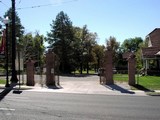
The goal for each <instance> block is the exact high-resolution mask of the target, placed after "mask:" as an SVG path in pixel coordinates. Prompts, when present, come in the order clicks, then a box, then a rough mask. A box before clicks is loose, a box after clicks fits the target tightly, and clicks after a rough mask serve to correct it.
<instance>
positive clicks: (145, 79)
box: [138, 76, 160, 90]
mask: <svg viewBox="0 0 160 120" xmlns="http://www.w3.org/2000/svg"><path fill="white" fill-rule="evenodd" d="M138 84H139V85H142V86H143V87H145V88H148V89H152V90H160V77H158V76H141V77H139V81H138Z"/></svg>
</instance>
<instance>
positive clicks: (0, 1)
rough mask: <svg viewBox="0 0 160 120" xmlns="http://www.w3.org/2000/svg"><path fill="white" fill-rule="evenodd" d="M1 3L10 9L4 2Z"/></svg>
mask: <svg viewBox="0 0 160 120" xmlns="http://www.w3.org/2000/svg"><path fill="white" fill-rule="evenodd" d="M0 3H2V4H3V5H4V6H5V7H7V8H9V7H8V6H7V5H6V4H5V3H4V2H2V1H1V0H0Z"/></svg>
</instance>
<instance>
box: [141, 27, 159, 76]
mask: <svg viewBox="0 0 160 120" xmlns="http://www.w3.org/2000/svg"><path fill="white" fill-rule="evenodd" d="M146 40H147V41H148V47H146V48H142V60H143V67H144V68H145V73H146V74H159V75H160V28H156V29H154V30H153V31H152V32H151V33H149V34H148V35H147V36H146ZM151 61H152V64H150V63H151ZM153 64H154V65H153Z"/></svg>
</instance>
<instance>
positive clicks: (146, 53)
mask: <svg viewBox="0 0 160 120" xmlns="http://www.w3.org/2000/svg"><path fill="white" fill-rule="evenodd" d="M142 55H143V58H155V57H156V56H159V55H160V47H148V48H142Z"/></svg>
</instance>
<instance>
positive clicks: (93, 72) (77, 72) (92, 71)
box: [72, 70, 95, 74]
mask: <svg viewBox="0 0 160 120" xmlns="http://www.w3.org/2000/svg"><path fill="white" fill-rule="evenodd" d="M72 73H74V72H72ZM75 74H80V71H78V70H76V71H75ZM82 74H87V70H86V71H82ZM89 74H95V71H94V70H89Z"/></svg>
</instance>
